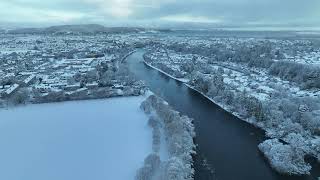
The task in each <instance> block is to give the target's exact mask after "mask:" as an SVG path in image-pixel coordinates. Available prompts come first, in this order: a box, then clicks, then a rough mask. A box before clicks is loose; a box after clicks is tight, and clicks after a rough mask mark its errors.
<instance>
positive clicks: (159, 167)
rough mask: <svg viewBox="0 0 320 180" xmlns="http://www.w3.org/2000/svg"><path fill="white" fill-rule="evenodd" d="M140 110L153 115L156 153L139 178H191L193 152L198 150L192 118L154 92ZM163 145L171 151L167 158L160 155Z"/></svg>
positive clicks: (148, 160) (154, 148)
mask: <svg viewBox="0 0 320 180" xmlns="http://www.w3.org/2000/svg"><path fill="white" fill-rule="evenodd" d="M141 109H143V110H144V112H145V113H146V114H148V115H149V117H150V118H149V122H148V123H149V126H151V127H152V129H153V145H152V147H153V152H152V153H151V154H150V155H149V156H148V157H147V158H146V159H145V163H144V166H143V167H142V168H140V169H139V170H138V172H137V176H136V180H149V179H154V180H162V179H166V180H192V179H193V175H194V169H193V159H192V155H193V154H195V153H196V152H195V151H194V150H195V144H194V142H193V138H194V137H195V131H194V126H193V124H192V121H193V120H192V119H190V118H188V117H187V116H182V115H180V114H179V112H177V111H175V110H173V109H172V108H171V107H170V106H169V105H168V103H167V102H165V101H164V100H162V99H161V98H159V97H157V96H155V95H151V96H150V97H148V98H147V100H145V101H144V102H143V103H142V104H141ZM161 137H162V138H161ZM163 137H164V138H163ZM161 139H165V146H163V145H162V146H161ZM163 147H166V148H167V150H168V152H169V153H168V157H167V158H166V159H163V158H161V155H160V154H159V152H160V151H161V149H162V148H163Z"/></svg>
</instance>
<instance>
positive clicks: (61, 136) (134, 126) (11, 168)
mask: <svg viewBox="0 0 320 180" xmlns="http://www.w3.org/2000/svg"><path fill="white" fill-rule="evenodd" d="M144 99H145V97H130V98H114V99H108V100H94V101H76V102H64V103H54V104H41V105H28V106H25V107H18V108H13V109H9V110H0V147H1V148H0V159H1V161H0V171H1V173H0V179H7V180H21V179H30V180H31V179H32V180H44V179H45V180H57V179H59V180H71V179H74V180H88V179H90V180H101V179H117V180H129V179H134V176H135V173H136V170H137V169H138V168H139V167H141V166H142V165H143V160H144V158H145V157H146V156H147V155H148V154H149V153H150V152H152V149H151V147H152V145H151V142H152V140H151V137H152V135H151V134H152V133H151V128H149V127H148V126H147V116H146V115H145V114H144V112H142V110H140V108H139V106H140V103H141V102H142V101H143V100H144Z"/></svg>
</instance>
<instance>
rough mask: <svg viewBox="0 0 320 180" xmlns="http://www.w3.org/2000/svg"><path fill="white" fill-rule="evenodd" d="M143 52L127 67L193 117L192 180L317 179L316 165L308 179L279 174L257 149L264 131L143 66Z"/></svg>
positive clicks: (133, 57)
mask: <svg viewBox="0 0 320 180" xmlns="http://www.w3.org/2000/svg"><path fill="white" fill-rule="evenodd" d="M143 53H144V51H143V50H139V51H137V52H136V53H134V54H132V55H130V56H129V57H128V58H127V61H126V62H127V64H128V66H129V69H130V71H131V72H132V73H134V74H135V75H136V77H137V78H138V79H141V80H143V81H145V83H146V85H147V86H148V87H149V88H150V90H151V91H153V92H154V93H156V94H157V95H159V96H160V97H162V98H163V99H164V100H166V101H167V102H168V103H169V104H170V105H171V106H172V107H173V108H174V109H176V110H178V111H180V112H181V113H182V114H185V115H188V116H189V117H191V118H194V125H195V130H196V134H197V136H196V138H195V143H196V144H197V149H196V151H197V155H196V156H195V157H194V168H195V180H211V179H219V180H251V179H252V180H273V179H275V180H280V179H281V180H284V179H286V180H287V179H288V180H296V179H297V180H298V179H299V180H300V179H301V180H302V179H304V180H311V179H316V178H315V177H317V176H320V171H318V170H319V165H317V166H318V167H316V168H314V170H313V172H312V174H313V175H312V176H304V177H293V176H285V175H280V174H278V173H277V172H275V171H274V170H273V169H272V168H271V167H270V166H269V164H268V162H267V160H266V159H265V158H264V157H263V155H262V154H261V153H260V152H259V150H258V147H257V146H258V144H259V143H261V142H262V141H263V140H264V139H265V135H264V132H263V131H262V130H260V129H257V128H255V127H254V126H252V125H250V124H248V123H246V122H244V121H241V120H240V119H238V118H237V117H235V116H233V115H232V114H230V113H228V112H226V111H225V110H223V109H222V108H220V107H219V106H217V105H215V104H213V103H212V102H211V101H209V100H208V99H206V98H205V97H203V96H202V95H201V94H199V93H197V92H195V91H194V90H191V89H189V88H188V87H186V86H185V85H184V84H183V83H181V82H178V81H176V80H173V79H171V78H169V77H168V76H166V75H164V74H162V73H160V72H158V71H156V70H154V69H152V68H150V67H148V66H146V65H145V64H144V63H143V62H142V60H143V57H142V56H143Z"/></svg>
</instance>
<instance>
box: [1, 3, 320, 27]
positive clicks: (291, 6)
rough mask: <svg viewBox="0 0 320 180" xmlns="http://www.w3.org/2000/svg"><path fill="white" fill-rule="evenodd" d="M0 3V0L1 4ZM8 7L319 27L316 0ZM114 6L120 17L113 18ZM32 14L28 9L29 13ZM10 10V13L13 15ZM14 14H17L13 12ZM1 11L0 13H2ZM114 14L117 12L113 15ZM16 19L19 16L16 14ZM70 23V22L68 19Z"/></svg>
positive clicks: (107, 17)
mask: <svg viewBox="0 0 320 180" xmlns="http://www.w3.org/2000/svg"><path fill="white" fill-rule="evenodd" d="M1 4H2V2H0V7H1ZM10 4H11V6H15V7H28V8H31V9H34V10H35V11H36V10H38V9H41V10H48V11H50V10H51V11H57V12H61V13H63V12H74V13H81V14H82V15H83V16H81V17H79V18H74V19H72V20H73V21H77V22H83V23H85V22H88V23H89V22H90V23H91V22H102V23H103V22H106V23H110V22H112V20H113V21H115V22H113V23H116V22H134V21H137V20H139V21H144V22H147V21H152V22H156V21H160V19H161V18H163V17H167V16H178V15H184V16H186V15H187V16H190V17H192V16H194V17H205V18H206V19H221V20H222V22H221V23H224V24H255V23H256V24H259V23H269V24H272V23H275V24H301V25H302V24H303V23H309V24H313V25H314V26H320V24H319V22H318V21H317V19H320V13H319V8H320V1H319V0H307V1H302V0H151V1H150V0H91V1H90V0H55V1H43V0H27V1H26V0H10ZM114 4H116V6H120V7H119V8H118V9H117V11H118V12H117V13H118V14H119V13H120V14H121V13H122V12H121V11H128V12H127V13H126V12H123V14H125V16H124V17H122V16H119V17H114V14H116V13H112V12H109V11H112V8H114V7H113V6H114ZM115 8H117V7H115ZM29 13H32V12H29ZM14 14H15V13H14V9H13V12H11V14H10V15H14ZM17 14H18V13H17ZM4 15H5V14H3V13H2V16H4ZM116 15H117V14H116ZM17 18H19V17H17ZM21 20H22V21H23V17H21ZM70 23H72V22H70Z"/></svg>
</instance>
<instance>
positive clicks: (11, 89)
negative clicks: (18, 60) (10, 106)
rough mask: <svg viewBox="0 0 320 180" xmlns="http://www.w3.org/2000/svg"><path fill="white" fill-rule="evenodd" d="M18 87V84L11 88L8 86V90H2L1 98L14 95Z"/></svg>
mask: <svg viewBox="0 0 320 180" xmlns="http://www.w3.org/2000/svg"><path fill="white" fill-rule="evenodd" d="M19 87H20V85H19V84H13V85H12V86H10V87H9V88H8V89H6V90H4V91H3V92H2V96H3V97H9V96H11V95H12V94H14V93H15V92H16V91H17V90H18V89H19Z"/></svg>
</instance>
